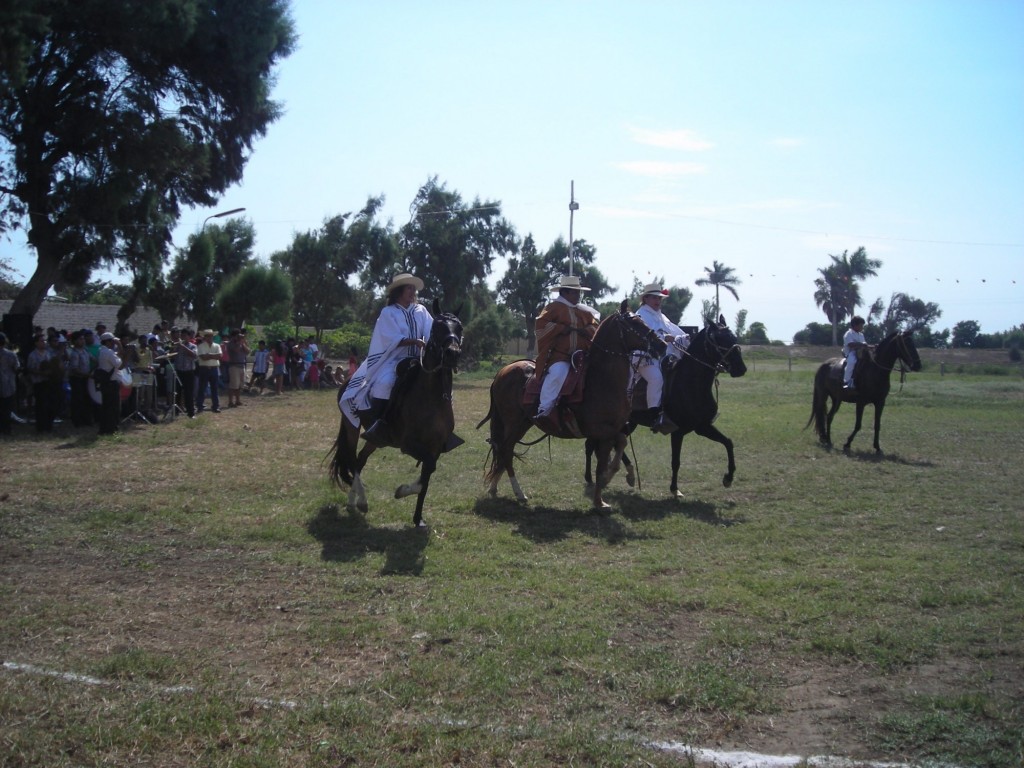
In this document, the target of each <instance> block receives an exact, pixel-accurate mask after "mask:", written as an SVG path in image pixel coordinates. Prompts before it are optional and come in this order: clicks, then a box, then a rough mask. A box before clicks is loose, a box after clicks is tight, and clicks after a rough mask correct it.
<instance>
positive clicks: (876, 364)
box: [804, 331, 921, 454]
mask: <svg viewBox="0 0 1024 768" xmlns="http://www.w3.org/2000/svg"><path fill="white" fill-rule="evenodd" d="M912 334H913V331H902V332H901V331H895V332H894V333H890V334H889V335H888V336H886V337H885V338H884V339H882V341H881V342H880V343H879V344H878V347H877V348H876V349H875V350H874V351H873V352H872V351H871V350H868V351H867V353H866V357H865V359H863V360H861V361H860V362H859V363H858V364H857V369H856V370H855V371H854V382H853V383H854V385H855V387H856V388H855V389H853V390H849V389H843V358H841V357H837V358H833V359H831V360H827V361H825V362H824V363H822V364H821V366H820V367H819V368H818V371H817V373H815V374H814V400H813V403H812V405H811V418H810V419H808V420H807V426H805V427H804V429H807V427H809V426H810V425H811V422H814V431H815V432H817V433H818V439H819V440H820V441H821V443H822V444H823V445H827V446H829V447H831V446H832V418H833V417H834V416H835V415H836V411H838V410H839V406H841V405H842V404H843V403H854V404H855V405H856V407H857V422H856V424H855V425H854V427H853V432H851V433H850V437H849V438H848V439H847V441H846V444H845V445H844V446H843V451H844V452H847V453H849V451H850V443H852V442H853V438H854V436H855V435H856V434H857V433H858V432H859V431H860V425H861V419H862V417H863V416H864V407H865V406H866V405H868V404H871V405H873V406H875V443H874V445H875V453H878V454H881V452H882V448H881V446H879V444H878V432H879V428H880V426H881V424H882V409H883V408H885V398H886V397H888V395H889V377H890V376H891V375H892V372H893V369H894V368H895V367H896V366H897V365H901V366H903V367H904V368H906V369H909V370H911V371H920V370H921V358H920V356H919V355H918V353H917V347H916V346H914V339H913V335H912ZM829 401H831V407H830V408H829V409H828V412H827V413H826V411H825V405H826V403H827V402H829Z"/></svg>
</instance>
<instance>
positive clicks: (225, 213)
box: [199, 208, 245, 232]
mask: <svg viewBox="0 0 1024 768" xmlns="http://www.w3.org/2000/svg"><path fill="white" fill-rule="evenodd" d="M244 210H245V208H232V209H231V210H230V211H221V212H220V213H214V214H212V215H210V216H207V217H206V218H205V219H203V226H202V227H200V228H199V231H200V232H202V231H203V230H204V229H206V222H208V221H209V220H210V219H220V218H223V217H224V216H230V215H231V214H232V213H241V212H242V211H244Z"/></svg>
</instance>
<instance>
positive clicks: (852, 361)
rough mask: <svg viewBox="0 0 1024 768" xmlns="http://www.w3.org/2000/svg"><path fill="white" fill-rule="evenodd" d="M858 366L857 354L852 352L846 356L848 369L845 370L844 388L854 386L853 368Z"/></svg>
mask: <svg viewBox="0 0 1024 768" xmlns="http://www.w3.org/2000/svg"><path fill="white" fill-rule="evenodd" d="M856 365H857V353H856V352H850V353H849V354H848V355H847V356H846V368H845V369H844V370H843V386H844V387H849V386H851V385H852V384H853V368H854V366H856Z"/></svg>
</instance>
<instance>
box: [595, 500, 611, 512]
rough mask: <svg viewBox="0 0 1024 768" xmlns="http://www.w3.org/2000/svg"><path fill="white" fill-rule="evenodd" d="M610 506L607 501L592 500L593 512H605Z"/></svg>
mask: <svg viewBox="0 0 1024 768" xmlns="http://www.w3.org/2000/svg"><path fill="white" fill-rule="evenodd" d="M611 508H612V505H611V504H609V503H608V502H607V501H604V500H602V501H601V502H600V503H597V502H594V511H595V512H607V511H609V510H610V509H611Z"/></svg>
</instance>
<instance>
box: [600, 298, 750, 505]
mask: <svg viewBox="0 0 1024 768" xmlns="http://www.w3.org/2000/svg"><path fill="white" fill-rule="evenodd" d="M722 372H728V374H729V375H730V376H732V377H733V378H737V377H739V376H742V375H744V374H745V373H746V372H747V366H746V364H745V363H744V362H743V355H742V354H741V352H740V347H739V343H738V342H737V340H736V334H734V333H733V332H732V331H730V330H729V328H728V326H727V325H726V323H725V318H724V317H722V316H720V317H719V318H718V322H717V323H707V324H706V325H705V326H704V328H703V329H701V330H700V331H698V332H697V333H696V334H695V335H694V337H693V339H692V340H691V341H690V346H689V348H688V349H687V350H686V352H685V353H684V354H683V356H682V358H681V359H680V360H679V361H678V362H677V363H676V365H675V370H673V371H672V372H671V373H670V374H669V375H668V376H667V379H668V380H667V381H666V390H665V395H664V397H663V398H662V400H663V408H664V411H665V414H666V415H667V416H668V417H669V418H670V419H672V421H673V422H675V424H676V426H677V427H678V429H676V430H675V431H674V432H672V433H671V435H672V484H671V485H670V486H669V490H670V491H671V493H672V494H673V495H674V496H681V495H682V494H681V493H680V492H679V454H680V452H681V451H682V447H683V437H684V436H685V435H687V434H689V433H690V432H696V433H697V434H698V435H701V436H702V437H706V438H708V439H709V440H714V441H715V442H716V443H721V444H722V445H723V446H725V452H726V454H727V456H728V470H727V471H726V473H725V475H724V476H723V477H722V485H724V486H725V487H726V488H728V487H729V486H730V485H732V480H733V476H734V475H735V473H736V458H735V454H734V453H733V445H732V440H730V439H729V438H728V437H726V436H725V435H723V434H722V433H721V432H720V431H719V430H718V429H717V428H716V427H715V426H714V424H713V422H714V420H715V418H716V416H717V415H718V400H717V399H716V396H715V391H714V387H715V383H716V380H717V378H718V374H719V373H722ZM651 421H652V416H651V414H650V412H649V411H647V410H646V409H635V410H634V411H633V413H632V416H631V418H630V421H629V424H628V425H627V427H626V434H630V433H631V432H632V431H633V430H634V429H635V428H636V427H637V426H638V425H642V426H647V427H649V426H651ZM586 451H587V465H586V472H585V475H584V479H585V480H586V482H587V484H588V485H589V484H590V483H591V472H590V457H591V453H592V449H591V446H590V441H589V440H588V441H587V445H586ZM622 463H623V465H624V466H625V467H626V472H627V479H632V477H633V471H632V465H631V464H630V461H629V457H628V456H626V455H625V454H623V455H622ZM632 484H633V483H632V482H630V485H632Z"/></svg>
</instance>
